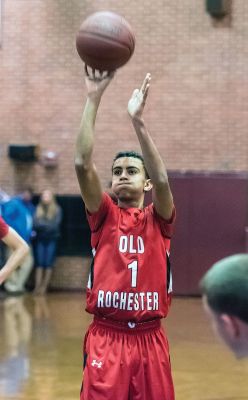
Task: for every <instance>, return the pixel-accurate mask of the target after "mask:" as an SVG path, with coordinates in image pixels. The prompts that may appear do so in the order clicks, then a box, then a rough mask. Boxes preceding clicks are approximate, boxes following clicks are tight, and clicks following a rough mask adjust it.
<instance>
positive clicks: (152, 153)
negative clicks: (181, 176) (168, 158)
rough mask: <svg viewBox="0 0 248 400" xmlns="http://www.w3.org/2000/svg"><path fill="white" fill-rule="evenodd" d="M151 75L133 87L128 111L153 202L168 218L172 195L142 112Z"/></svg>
mask: <svg viewBox="0 0 248 400" xmlns="http://www.w3.org/2000/svg"><path fill="white" fill-rule="evenodd" d="M150 80H151V75H150V74H149V73H148V74H147V75H146V77H145V79H144V82H143V84H142V86H141V88H140V89H135V90H134V92H133V94H132V97H131V99H130V100H129V102H128V113H129V115H130V117H131V120H132V123H133V126H134V129H135V132H136V134H137V137H138V140H139V142H140V146H141V150H142V154H143V157H144V162H145V166H146V169H147V172H148V174H149V176H150V178H151V181H152V184H153V203H154V207H155V209H156V211H157V212H158V214H159V215H161V217H163V218H165V219H170V218H171V216H172V211H173V197H172V193H171V190H170V186H169V181H168V175H167V172H166V168H165V165H164V162H163V160H162V158H161V156H160V154H159V152H158V150H157V148H156V146H155V144H154V142H153V140H152V138H151V136H150V134H149V132H148V130H147V129H146V126H145V123H144V120H143V117H142V114H143V111H144V107H145V103H146V99H147V95H148V90H149V86H150Z"/></svg>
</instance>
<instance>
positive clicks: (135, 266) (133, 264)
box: [127, 261, 138, 287]
mask: <svg viewBox="0 0 248 400" xmlns="http://www.w3.org/2000/svg"><path fill="white" fill-rule="evenodd" d="M127 267H128V269H131V270H132V278H131V287H136V286H137V273H138V261H133V262H131V263H130V264H128V266H127Z"/></svg>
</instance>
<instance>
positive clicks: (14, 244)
mask: <svg viewBox="0 0 248 400" xmlns="http://www.w3.org/2000/svg"><path fill="white" fill-rule="evenodd" d="M2 241H3V242H4V243H5V244H6V245H7V246H8V247H9V248H10V249H12V250H13V253H12V254H11V256H10V257H9V258H8V260H7V261H6V263H5V264H4V266H3V267H2V269H1V270H0V284H2V283H3V282H4V281H5V280H6V279H7V278H8V276H9V275H10V274H11V273H12V272H13V271H14V270H15V269H16V268H17V267H18V266H19V265H20V264H21V262H22V260H23V259H24V258H25V257H26V256H27V255H28V253H29V247H28V245H27V243H26V242H25V241H24V240H23V239H22V238H21V236H20V235H18V233H17V232H16V231H15V230H14V229H12V228H10V227H9V230H8V233H7V234H6V235H5V236H4V237H3V238H2Z"/></svg>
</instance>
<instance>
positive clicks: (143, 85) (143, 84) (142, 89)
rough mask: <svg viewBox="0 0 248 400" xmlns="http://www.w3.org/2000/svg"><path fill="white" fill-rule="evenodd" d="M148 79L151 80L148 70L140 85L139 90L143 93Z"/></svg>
mask: <svg viewBox="0 0 248 400" xmlns="http://www.w3.org/2000/svg"><path fill="white" fill-rule="evenodd" d="M150 80H151V74H150V73H149V72H148V73H147V74H146V77H145V79H144V81H143V83H142V86H141V88H140V90H141V91H142V92H143V93H144V92H145V89H146V86H147V84H149V82H150Z"/></svg>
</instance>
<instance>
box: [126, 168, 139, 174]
mask: <svg viewBox="0 0 248 400" xmlns="http://www.w3.org/2000/svg"><path fill="white" fill-rule="evenodd" d="M128 173H129V175H134V174H136V173H137V169H135V168H131V169H129V170H128Z"/></svg>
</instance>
